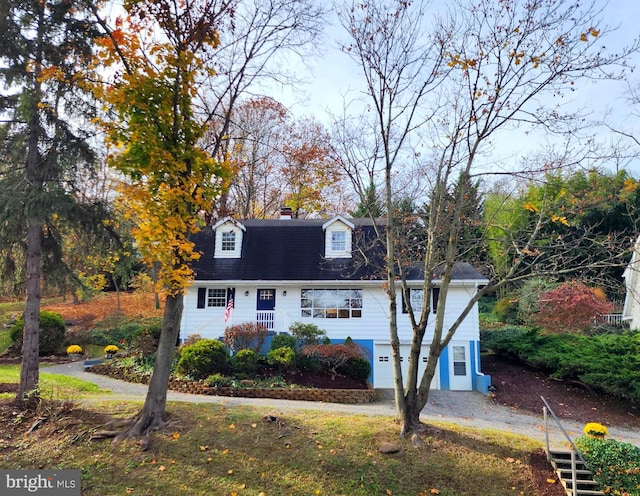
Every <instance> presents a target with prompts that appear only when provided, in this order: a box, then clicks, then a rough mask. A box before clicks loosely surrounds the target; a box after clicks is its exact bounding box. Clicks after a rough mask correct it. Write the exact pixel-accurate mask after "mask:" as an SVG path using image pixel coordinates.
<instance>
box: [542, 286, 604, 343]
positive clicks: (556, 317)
mask: <svg viewBox="0 0 640 496" xmlns="http://www.w3.org/2000/svg"><path fill="white" fill-rule="evenodd" d="M612 307H613V305H612V304H611V303H610V302H609V301H607V299H606V296H605V295H604V293H603V292H602V291H598V289H597V288H590V287H588V286H586V285H584V284H582V283H579V282H575V281H572V282H566V283H564V284H561V285H560V286H558V287H557V288H555V289H552V290H551V291H546V292H544V293H542V294H541V295H540V297H539V298H538V313H537V314H536V317H535V322H536V324H538V325H539V326H542V327H544V328H545V329H546V330H547V331H549V332H554V333H560V332H586V331H588V330H589V329H591V328H592V327H593V323H594V320H595V318H596V317H597V316H598V315H603V314H607V313H609V312H611V309H612Z"/></svg>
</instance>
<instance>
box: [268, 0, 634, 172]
mask: <svg viewBox="0 0 640 496" xmlns="http://www.w3.org/2000/svg"><path fill="white" fill-rule="evenodd" d="M433 5H438V0H434V3H433ZM603 17H604V24H606V25H608V26H609V27H611V28H617V30H616V31H615V33H612V34H610V35H608V36H607V37H606V38H604V39H603V43H604V44H605V45H606V46H607V47H608V48H614V47H615V48H618V47H622V46H624V45H629V44H630V43H631V42H632V40H633V38H637V37H639V36H640V1H638V0H610V1H609V2H608V3H607V5H606V7H605V10H604V12H603ZM343 36H344V34H343V31H342V27H341V26H334V27H332V28H330V29H329V30H328V31H327V42H328V47H327V50H326V53H325V54H324V56H322V57H319V58H318V60H316V61H313V62H310V64H311V68H312V70H313V77H312V78H311V79H312V82H311V83H310V84H308V85H306V86H304V88H302V89H303V91H302V92H301V93H296V94H293V93H292V92H290V91H280V90H275V92H274V93H272V96H273V97H274V98H275V99H277V100H279V101H281V102H282V103H283V104H284V105H286V106H287V107H289V108H290V109H291V110H292V111H293V113H294V115H297V116H302V115H311V114H312V115H315V116H316V117H318V118H319V119H320V120H321V121H322V122H324V123H325V124H327V125H328V124H329V122H330V118H329V117H328V114H329V113H333V114H334V115H340V114H341V113H342V109H343V106H344V101H345V96H346V99H347V101H348V100H350V99H352V98H353V97H354V96H356V94H357V88H359V87H360V86H359V85H360V84H361V83H360V74H359V69H358V67H357V66H355V65H354V63H353V62H351V60H350V59H349V58H348V57H347V56H346V55H345V54H343V53H341V52H340V51H339V50H338V49H337V46H338V40H339V39H340V37H343ZM631 63H632V65H635V66H637V69H636V71H635V72H633V73H631V74H630V80H631V82H632V83H633V82H635V83H636V84H638V83H640V55H636V57H634V59H633V60H632V61H631ZM307 73H308V72H307V71H306V69H305V74H307ZM574 96H575V98H576V100H577V101H578V103H579V104H580V105H581V106H583V107H584V108H587V109H590V110H591V112H592V114H593V115H594V116H596V115H604V114H605V113H608V115H609V117H608V120H609V122H610V124H611V125H612V126H615V127H618V128H621V129H624V130H625V131H627V132H632V133H635V135H636V136H640V129H638V123H639V122H640V119H638V118H635V117H632V116H631V112H630V111H631V110H632V109H630V107H629V105H628V101H627V98H628V96H627V87H626V83H624V82H604V83H603V82H598V83H597V84H596V83H588V82H585V83H582V84H581V85H580V88H579V89H578V91H576V92H575V93H574ZM638 112H639V113H640V106H638ZM599 138H600V139H601V140H603V141H617V140H619V137H618V136H616V135H615V134H614V133H611V132H609V131H607V130H604V129H602V130H601V131H599ZM505 141H506V142H505ZM546 143H547V139H546V137H545V136H542V135H540V136H538V137H537V138H534V137H532V136H531V135H527V136H524V135H522V136H518V137H516V136H513V139H511V138H510V139H509V140H503V143H502V144H501V145H500V147H498V148H496V149H495V150H494V154H495V155H496V157H495V158H496V159H497V160H507V161H509V162H513V161H514V160H518V159H519V158H521V157H522V156H524V155H526V154H527V153H529V151H530V150H535V149H536V148H537V149H539V148H540V147H541V146H544V145H545V144H546ZM638 151H639V152H640V150H638ZM620 164H621V166H622V167H624V168H626V169H627V170H628V171H630V172H631V173H632V174H633V175H634V176H635V177H639V176H640V161H639V160H628V159H627V160H623V161H621V162H620ZM611 167H612V168H613V167H615V166H614V165H613V163H612V164H611Z"/></svg>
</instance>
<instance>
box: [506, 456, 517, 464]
mask: <svg viewBox="0 0 640 496" xmlns="http://www.w3.org/2000/svg"><path fill="white" fill-rule="evenodd" d="M515 461H516V459H515V458H511V457H508V458H507V460H506V462H507V463H515Z"/></svg>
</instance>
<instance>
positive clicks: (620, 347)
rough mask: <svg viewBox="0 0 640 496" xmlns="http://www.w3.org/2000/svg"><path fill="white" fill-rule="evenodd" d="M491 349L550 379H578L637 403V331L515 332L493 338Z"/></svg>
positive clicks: (639, 397) (639, 387)
mask: <svg viewBox="0 0 640 496" xmlns="http://www.w3.org/2000/svg"><path fill="white" fill-rule="evenodd" d="M491 332H496V331H491ZM492 349H493V350H494V351H495V352H496V353H498V354H500V355H502V356H506V357H509V358H515V359H519V360H522V361H523V362H526V363H527V364H529V365H530V366H532V367H535V368H537V369H539V370H542V371H544V372H547V373H549V374H550V375H551V376H552V377H553V378H556V379H563V380H574V381H580V382H581V383H582V384H585V385H586V386H587V387H590V388H592V389H594V390H596V391H598V392H604V393H608V394H612V395H614V396H616V397H617V398H620V399H623V400H627V401H632V402H636V403H637V402H640V367H639V363H640V359H639V358H638V357H639V356H640V333H638V332H637V331H626V332H625V333H623V334H619V335H617V334H606V335H597V336H583V335H581V334H548V335H540V334H538V333H536V332H533V331H527V332H520V333H517V332H514V333H513V334H511V335H504V336H503V337H502V338H501V339H496V340H495V341H494V342H493V343H492ZM612 364H614V365H615V366H612Z"/></svg>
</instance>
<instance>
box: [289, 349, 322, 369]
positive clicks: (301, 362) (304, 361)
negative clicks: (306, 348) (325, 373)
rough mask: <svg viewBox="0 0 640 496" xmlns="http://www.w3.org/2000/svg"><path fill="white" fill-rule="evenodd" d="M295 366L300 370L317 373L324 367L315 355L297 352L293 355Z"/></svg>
mask: <svg viewBox="0 0 640 496" xmlns="http://www.w3.org/2000/svg"><path fill="white" fill-rule="evenodd" d="M293 368H294V369H296V370H298V371H300V372H305V373H316V372H318V371H320V370H321V369H322V364H321V363H320V360H319V359H318V357H317V356H315V355H305V354H303V353H296V354H295V356H294V357H293Z"/></svg>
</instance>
